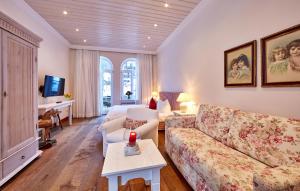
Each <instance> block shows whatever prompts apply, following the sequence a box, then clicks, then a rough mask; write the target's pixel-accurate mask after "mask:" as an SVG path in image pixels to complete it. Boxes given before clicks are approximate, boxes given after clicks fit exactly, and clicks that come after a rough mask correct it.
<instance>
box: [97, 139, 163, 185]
mask: <svg viewBox="0 0 300 191" xmlns="http://www.w3.org/2000/svg"><path fill="white" fill-rule="evenodd" d="M138 144H139V147H140V149H141V154H140V155H134V156H125V155H124V147H125V145H126V143H125V142H120V143H111V144H109V145H108V149H107V153H106V158H105V161H104V166H103V169H102V176H106V177H107V178H108V190H109V191H118V188H119V184H122V185H124V184H126V182H127V181H128V180H130V179H133V178H144V179H145V181H146V182H150V184H151V190H152V191H159V190H160V169H161V168H162V167H164V166H166V165H167V163H166V161H165V159H164V158H163V156H162V155H161V154H160V152H159V150H158V149H157V146H156V145H155V144H154V142H153V141H152V139H144V140H139V141H138Z"/></svg>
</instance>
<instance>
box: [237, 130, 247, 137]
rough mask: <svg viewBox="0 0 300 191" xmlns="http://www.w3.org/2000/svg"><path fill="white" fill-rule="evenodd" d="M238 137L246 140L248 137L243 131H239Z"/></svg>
mask: <svg viewBox="0 0 300 191" xmlns="http://www.w3.org/2000/svg"><path fill="white" fill-rule="evenodd" d="M239 136H240V138H242V139H246V137H247V136H248V131H245V130H242V131H240V133H239Z"/></svg>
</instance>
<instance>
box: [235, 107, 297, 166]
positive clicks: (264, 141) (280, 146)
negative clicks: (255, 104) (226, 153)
mask: <svg viewBox="0 0 300 191" xmlns="http://www.w3.org/2000/svg"><path fill="white" fill-rule="evenodd" d="M229 135H230V139H229V140H230V141H231V143H230V144H231V145H232V146H233V147H234V148H235V149H237V150H239V151H241V152H243V153H245V154H247V155H249V156H251V157H253V158H255V159H257V160H259V161H261V162H263V163H265V164H267V165H269V166H271V167H276V166H279V165H287V164H292V163H295V162H299V164H300V121H297V120H291V119H287V118H283V117H275V116H270V115H264V114H259V113H250V112H243V111H236V112H235V113H234V120H233V123H232V128H231V129H230V132H229Z"/></svg>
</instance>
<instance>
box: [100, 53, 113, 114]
mask: <svg viewBox="0 0 300 191" xmlns="http://www.w3.org/2000/svg"><path fill="white" fill-rule="evenodd" d="M100 86H101V87H100V91H101V93H100V96H101V97H100V102H101V103H100V110H101V114H107V112H108V110H109V108H110V107H111V106H112V99H113V96H112V95H113V93H112V91H113V65H112V62H111V61H110V60H109V59H108V58H106V57H103V56H101V57H100Z"/></svg>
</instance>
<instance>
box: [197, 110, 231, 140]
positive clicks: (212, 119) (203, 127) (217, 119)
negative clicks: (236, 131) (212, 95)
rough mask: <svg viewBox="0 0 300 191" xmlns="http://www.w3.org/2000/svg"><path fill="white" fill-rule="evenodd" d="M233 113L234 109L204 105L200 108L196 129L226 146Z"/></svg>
mask: <svg viewBox="0 0 300 191" xmlns="http://www.w3.org/2000/svg"><path fill="white" fill-rule="evenodd" d="M233 113H234V109H231V108H228V107H221V106H213V105H207V104H202V105H200V108H199V112H198V116H197V120H196V127H197V128H198V129H199V130H200V131H202V132H204V133H206V134H208V135H209V136H211V137H213V138H215V139H217V140H219V141H221V142H223V143H224V144H226V143H227V137H228V132H229V128H230V125H231V122H232V118H233Z"/></svg>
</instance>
